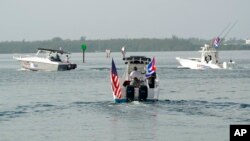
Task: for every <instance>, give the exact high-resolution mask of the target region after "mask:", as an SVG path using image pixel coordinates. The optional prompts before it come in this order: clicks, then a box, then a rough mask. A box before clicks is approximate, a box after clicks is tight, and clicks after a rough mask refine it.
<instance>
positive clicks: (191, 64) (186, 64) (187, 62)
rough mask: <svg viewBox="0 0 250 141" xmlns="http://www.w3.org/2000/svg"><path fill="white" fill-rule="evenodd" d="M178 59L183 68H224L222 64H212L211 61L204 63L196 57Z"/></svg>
mask: <svg viewBox="0 0 250 141" xmlns="http://www.w3.org/2000/svg"><path fill="white" fill-rule="evenodd" d="M176 60H177V61H178V62H179V63H180V65H181V66H182V67H183V68H189V69H222V68H223V67H222V66H221V65H220V64H210V63H204V62H199V61H198V60H195V59H193V60H192V59H185V58H180V57H176Z"/></svg>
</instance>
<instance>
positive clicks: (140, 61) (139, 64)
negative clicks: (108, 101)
mask: <svg viewBox="0 0 250 141" xmlns="http://www.w3.org/2000/svg"><path fill="white" fill-rule="evenodd" d="M123 60H124V63H125V65H126V67H125V71H124V74H123V76H122V78H121V83H120V81H119V77H118V74H117V71H116V67H115V64H114V61H113V59H112V67H111V88H112V91H113V98H114V101H115V102H116V103H122V102H132V101H157V100H158V98H159V78H158V75H157V74H156V67H155V58H153V59H152V60H151V58H148V57H145V56H130V57H125V58H123ZM135 67H136V68H137V71H138V72H139V73H141V77H140V78H137V80H139V81H137V82H136V83H135V79H136V78H131V72H132V71H133V69H134V68H135ZM133 79H134V80H133Z"/></svg>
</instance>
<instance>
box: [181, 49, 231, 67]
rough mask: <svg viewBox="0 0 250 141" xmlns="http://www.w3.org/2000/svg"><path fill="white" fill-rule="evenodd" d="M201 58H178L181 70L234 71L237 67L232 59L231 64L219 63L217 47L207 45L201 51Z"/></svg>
mask: <svg viewBox="0 0 250 141" xmlns="http://www.w3.org/2000/svg"><path fill="white" fill-rule="evenodd" d="M199 52H200V53H201V57H200V58H181V57H176V60H177V61H178V62H179V63H180V64H181V67H179V68H188V69H232V68H234V67H235V62H234V61H232V60H231V59H230V61H229V62H223V63H220V62H219V53H218V51H217V50H216V46H210V45H208V44H205V45H204V46H203V47H201V50H200V51H199Z"/></svg>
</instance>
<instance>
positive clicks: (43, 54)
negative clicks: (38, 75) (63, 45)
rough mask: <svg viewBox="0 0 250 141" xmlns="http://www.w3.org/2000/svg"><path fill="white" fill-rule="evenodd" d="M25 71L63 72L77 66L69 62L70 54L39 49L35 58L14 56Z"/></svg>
mask: <svg viewBox="0 0 250 141" xmlns="http://www.w3.org/2000/svg"><path fill="white" fill-rule="evenodd" d="M13 58H14V59H16V60H18V61H19V62H20V64H21V67H22V68H23V69H27V70H32V71H38V70H43V71H63V70H72V69H75V68H76V67H77V65H76V64H72V63H71V62H69V58H70V53H68V52H65V51H63V50H56V49H45V48H38V51H37V53H36V55H35V56H19V57H16V56H13Z"/></svg>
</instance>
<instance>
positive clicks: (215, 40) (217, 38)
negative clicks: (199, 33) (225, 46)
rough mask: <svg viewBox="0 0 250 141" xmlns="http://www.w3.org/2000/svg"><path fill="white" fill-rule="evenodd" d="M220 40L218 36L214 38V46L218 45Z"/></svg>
mask: <svg viewBox="0 0 250 141" xmlns="http://www.w3.org/2000/svg"><path fill="white" fill-rule="evenodd" d="M220 41H221V39H220V38H219V37H216V38H215V39H214V42H213V44H214V47H219V45H220Z"/></svg>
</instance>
